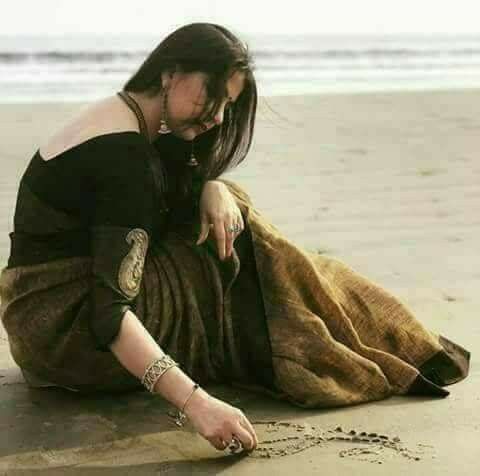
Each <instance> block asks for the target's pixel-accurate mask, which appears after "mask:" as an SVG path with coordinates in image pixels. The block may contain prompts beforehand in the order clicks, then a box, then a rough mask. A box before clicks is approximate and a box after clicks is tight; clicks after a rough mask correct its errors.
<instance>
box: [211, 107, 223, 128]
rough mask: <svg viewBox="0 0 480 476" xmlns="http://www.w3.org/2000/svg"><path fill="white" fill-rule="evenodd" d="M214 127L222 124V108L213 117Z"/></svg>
mask: <svg viewBox="0 0 480 476" xmlns="http://www.w3.org/2000/svg"><path fill="white" fill-rule="evenodd" d="M213 122H214V123H215V125H217V126H219V125H220V124H221V123H222V122H223V108H222V109H220V111H218V112H217V113H216V114H215V116H214V117H213Z"/></svg>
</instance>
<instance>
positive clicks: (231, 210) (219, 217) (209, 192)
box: [197, 180, 244, 260]
mask: <svg viewBox="0 0 480 476" xmlns="http://www.w3.org/2000/svg"><path fill="white" fill-rule="evenodd" d="M200 224H201V230H200V235H199V237H198V241H197V245H200V244H201V243H203V242H204V241H205V240H206V239H207V238H208V234H209V232H210V227H211V226H212V227H213V233H214V235H215V239H216V241H217V247H218V256H219V257H220V259H221V260H224V259H225V258H227V257H230V256H231V254H232V250H233V242H234V240H235V238H236V237H237V236H238V234H239V233H241V232H242V231H243V229H244V222H243V217H242V214H241V212H240V209H239V208H238V206H237V204H236V202H235V199H234V198H233V196H232V194H231V193H230V191H229V190H228V188H227V186H226V185H225V184H223V183H222V182H218V181H216V180H209V181H208V182H207V183H206V184H205V186H204V187H203V190H202V194H201V196H200ZM234 227H237V231H236V232H231V231H229V230H230V228H234Z"/></svg>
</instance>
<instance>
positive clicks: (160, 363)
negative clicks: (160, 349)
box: [142, 354, 178, 393]
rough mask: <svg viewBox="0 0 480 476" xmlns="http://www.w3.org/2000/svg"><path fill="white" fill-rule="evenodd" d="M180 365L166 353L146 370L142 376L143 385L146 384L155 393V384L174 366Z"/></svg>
mask: <svg viewBox="0 0 480 476" xmlns="http://www.w3.org/2000/svg"><path fill="white" fill-rule="evenodd" d="M175 366H178V363H177V362H175V361H174V360H173V359H172V358H171V357H170V356H169V355H167V354H165V355H164V356H163V357H160V358H159V359H155V360H154V361H153V362H152V363H151V364H150V365H149V366H148V367H147V369H146V370H145V373H144V374H143V377H142V385H144V386H145V387H146V388H147V390H148V391H149V392H150V393H154V388H155V384H156V383H157V382H158V379H159V378H160V377H161V376H162V375H163V374H164V373H165V372H166V371H167V370H168V369H171V368H172V367H175Z"/></svg>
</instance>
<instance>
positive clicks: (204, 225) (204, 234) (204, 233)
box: [197, 220, 211, 245]
mask: <svg viewBox="0 0 480 476" xmlns="http://www.w3.org/2000/svg"><path fill="white" fill-rule="evenodd" d="M210 227H211V225H210V223H208V221H206V220H202V222H201V224H200V235H199V236H198V240H197V245H200V244H202V243H203V242H204V241H205V240H206V239H207V238H208V234H209V233H210Z"/></svg>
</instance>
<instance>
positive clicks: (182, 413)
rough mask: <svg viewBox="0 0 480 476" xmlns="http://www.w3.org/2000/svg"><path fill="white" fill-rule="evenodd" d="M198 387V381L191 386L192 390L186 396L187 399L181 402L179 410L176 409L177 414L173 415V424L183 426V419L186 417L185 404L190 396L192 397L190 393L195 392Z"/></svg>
mask: <svg viewBox="0 0 480 476" xmlns="http://www.w3.org/2000/svg"><path fill="white" fill-rule="evenodd" d="M199 388H200V385H198V383H196V384H195V385H194V386H193V388H192V391H191V392H190V395H189V396H188V397H187V399H186V400H185V403H184V404H183V407H182V409H181V410H178V411H177V414H176V415H175V424H176V425H177V426H183V425H184V423H185V420H186V419H187V415H185V407H186V406H187V403H188V401H189V400H190V398H192V395H193V394H194V393H195V391H196V390H198V389H199Z"/></svg>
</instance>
